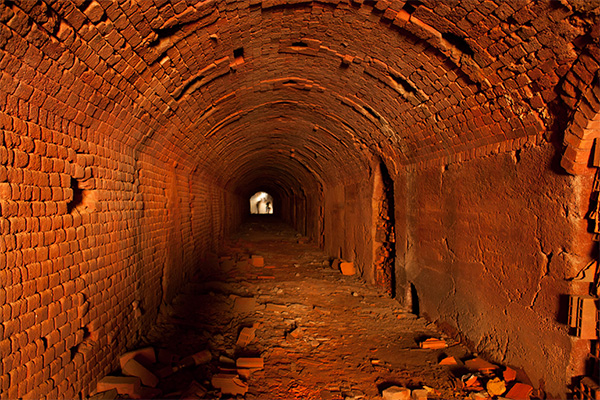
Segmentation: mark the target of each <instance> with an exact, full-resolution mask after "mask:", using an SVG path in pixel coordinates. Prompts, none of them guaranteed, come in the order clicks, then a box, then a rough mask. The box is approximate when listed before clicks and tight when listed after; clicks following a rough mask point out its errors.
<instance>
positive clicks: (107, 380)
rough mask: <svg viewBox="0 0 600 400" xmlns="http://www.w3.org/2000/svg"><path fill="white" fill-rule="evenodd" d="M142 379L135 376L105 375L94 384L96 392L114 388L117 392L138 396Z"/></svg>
mask: <svg viewBox="0 0 600 400" xmlns="http://www.w3.org/2000/svg"><path fill="white" fill-rule="evenodd" d="M141 383H142V381H141V380H140V378H138V377H135V376H105V377H104V378H102V379H100V380H99V381H98V383H97V385H96V390H97V391H98V392H105V391H108V390H111V389H115V390H116V391H117V393H119V394H126V395H128V396H131V397H134V398H139V396H140V389H141V386H142V385H141Z"/></svg>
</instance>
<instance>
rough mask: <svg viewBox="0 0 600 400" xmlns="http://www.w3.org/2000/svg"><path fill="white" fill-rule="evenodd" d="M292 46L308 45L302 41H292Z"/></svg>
mask: <svg viewBox="0 0 600 400" xmlns="http://www.w3.org/2000/svg"><path fill="white" fill-rule="evenodd" d="M292 47H308V45H307V44H306V43H304V42H294V43H292Z"/></svg>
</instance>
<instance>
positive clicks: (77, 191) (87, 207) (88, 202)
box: [67, 178, 95, 213]
mask: <svg viewBox="0 0 600 400" xmlns="http://www.w3.org/2000/svg"><path fill="white" fill-rule="evenodd" d="M71 190H73V199H72V200H71V201H70V202H69V203H67V211H68V212H69V213H72V212H73V211H75V210H77V211H78V212H80V213H81V212H86V211H92V210H94V209H95V200H94V194H93V191H91V190H87V189H84V188H83V187H82V184H81V183H80V182H79V181H78V180H77V179H75V178H71Z"/></svg>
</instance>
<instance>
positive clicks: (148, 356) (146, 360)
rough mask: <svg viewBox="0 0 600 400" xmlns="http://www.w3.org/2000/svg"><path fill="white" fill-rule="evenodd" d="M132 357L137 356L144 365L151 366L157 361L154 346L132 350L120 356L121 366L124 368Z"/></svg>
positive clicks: (136, 358) (137, 359)
mask: <svg viewBox="0 0 600 400" xmlns="http://www.w3.org/2000/svg"><path fill="white" fill-rule="evenodd" d="M132 358H135V360H136V361H138V362H139V363H140V364H142V365H144V366H150V365H152V364H154V363H155V362H156V354H155V352H154V349H153V348H152V347H145V348H143V349H138V350H133V351H130V352H128V353H125V354H123V355H122V356H121V357H119V364H120V365H121V368H123V367H124V366H125V364H127V362H128V361H129V360H131V359H132Z"/></svg>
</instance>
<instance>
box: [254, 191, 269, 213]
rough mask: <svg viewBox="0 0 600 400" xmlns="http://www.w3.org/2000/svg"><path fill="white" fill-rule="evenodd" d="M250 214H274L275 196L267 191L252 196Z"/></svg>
mask: <svg viewBox="0 0 600 400" xmlns="http://www.w3.org/2000/svg"><path fill="white" fill-rule="evenodd" d="M250 214H273V196H271V195H270V194H269V193H267V192H256V193H255V194H254V195H253V196H252V197H250Z"/></svg>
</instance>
